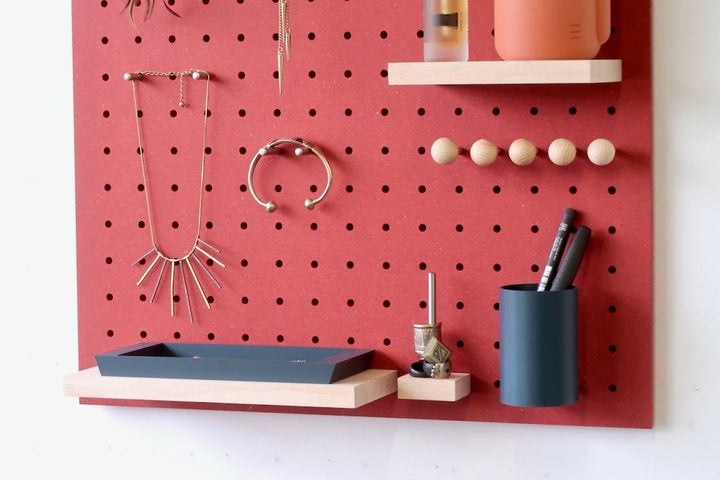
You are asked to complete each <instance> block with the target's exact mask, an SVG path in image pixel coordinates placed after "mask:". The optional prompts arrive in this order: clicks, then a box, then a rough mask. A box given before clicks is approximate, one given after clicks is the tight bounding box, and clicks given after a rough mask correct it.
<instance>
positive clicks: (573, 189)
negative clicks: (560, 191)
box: [568, 185, 578, 195]
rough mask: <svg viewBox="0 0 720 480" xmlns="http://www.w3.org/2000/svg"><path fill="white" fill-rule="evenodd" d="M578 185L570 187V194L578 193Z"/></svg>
mask: <svg viewBox="0 0 720 480" xmlns="http://www.w3.org/2000/svg"><path fill="white" fill-rule="evenodd" d="M577 191H578V190H577V187H576V186H575V185H572V186H571V187H570V188H568V192H570V195H575V194H576V193H577Z"/></svg>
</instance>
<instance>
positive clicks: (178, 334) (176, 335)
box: [173, 332, 182, 340]
mask: <svg viewBox="0 0 720 480" xmlns="http://www.w3.org/2000/svg"><path fill="white" fill-rule="evenodd" d="M181 336H182V335H180V332H175V333H173V338H174V339H175V340H179V339H180V337H181Z"/></svg>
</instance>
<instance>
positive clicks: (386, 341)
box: [383, 338, 392, 347]
mask: <svg viewBox="0 0 720 480" xmlns="http://www.w3.org/2000/svg"><path fill="white" fill-rule="evenodd" d="M391 343H392V340H390V339H389V338H385V339H383V345H385V346H386V347H389V346H390V344H391Z"/></svg>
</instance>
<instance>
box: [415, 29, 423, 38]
mask: <svg viewBox="0 0 720 480" xmlns="http://www.w3.org/2000/svg"><path fill="white" fill-rule="evenodd" d="M415 35H417V37H418V38H424V37H425V32H424V31H422V30H418V31H417V32H416V33H415Z"/></svg>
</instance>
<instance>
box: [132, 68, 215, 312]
mask: <svg viewBox="0 0 720 480" xmlns="http://www.w3.org/2000/svg"><path fill="white" fill-rule="evenodd" d="M188 75H189V76H191V77H192V78H193V79H195V80H200V79H205V80H206V86H205V109H204V111H203V142H202V157H201V162H200V195H199V199H198V215H197V230H196V231H195V241H194V242H193V246H192V247H191V248H190V249H189V250H188V252H187V253H186V254H185V255H182V256H179V257H173V256H170V255H167V254H165V253H164V252H163V251H162V250H161V249H160V247H159V245H158V241H157V234H156V232H155V222H154V220H153V214H152V212H153V209H152V205H151V203H150V183H149V178H148V174H147V162H146V161H145V148H144V145H143V139H142V129H141V127H140V117H141V115H140V114H139V112H140V110H139V107H138V99H137V85H136V81H137V80H141V79H142V78H144V77H151V76H155V77H170V78H178V80H179V83H180V101H179V105H180V107H184V106H185V98H184V89H183V79H184V77H185V76H188ZM124 78H125V80H127V81H130V82H131V83H132V92H133V104H134V106H135V122H136V126H137V135H138V155H139V156H140V165H141V168H142V175H143V182H144V185H145V189H144V191H145V205H146V207H147V215H148V226H149V229H150V240H151V242H152V248H151V249H150V250H149V251H148V252H147V253H145V254H144V255H143V256H142V257H140V258H138V259H137V260H136V261H135V262H133V265H139V264H143V263H145V262H146V260H147V259H148V257H150V256H151V255H153V254H155V258H153V260H152V261H151V263H150V266H149V267H148V268H147V269H146V270H145V272H144V273H143V275H142V276H141V277H140V280H138V282H137V286H140V285H142V283H143V282H144V281H145V280H146V279H147V277H148V276H149V275H150V273H151V272H152V271H153V270H155V268H156V267H157V266H158V265H160V273H159V275H158V277H157V280H156V281H155V287H154V288H153V292H152V295H151V296H150V302H151V303H152V302H154V301H155V296H156V295H157V292H158V289H159V288H160V283H161V282H162V279H163V278H164V276H165V270H166V268H167V267H168V265H169V266H170V315H171V316H175V270H176V269H177V270H179V272H180V278H181V279H182V287H183V292H184V294H185V299H186V303H187V308H188V316H189V317H190V323H194V317H193V311H192V306H191V302H190V295H189V288H188V281H187V278H186V274H185V270H186V269H187V270H188V271H189V272H190V275H191V276H192V278H193V280H194V283H195V286H196V287H197V289H198V291H199V292H200V295H201V296H202V298H203V300H204V301H205V305H206V306H207V308H208V309H210V302H209V301H208V298H207V296H206V295H205V291H204V290H203V287H202V284H201V283H200V278H199V277H198V273H197V272H196V270H195V268H194V267H193V263H192V262H191V259H192V260H193V261H194V262H195V263H196V264H197V265H198V266H199V267H200V270H201V271H202V272H203V273H204V274H205V275H207V277H208V278H209V279H210V280H211V281H212V282H213V283H214V284H215V286H217V287H218V288H221V285H220V282H218V281H217V279H216V278H215V277H214V276H213V274H212V273H210V270H209V269H208V268H207V267H206V266H205V265H204V264H203V262H202V260H200V258H199V257H198V254H200V255H202V256H204V257H205V258H206V259H208V260H211V261H212V262H213V264H218V265H220V266H221V267H223V268H224V267H225V265H224V264H223V263H222V262H220V261H219V260H218V259H217V258H216V257H215V255H214V254H218V253H220V250H219V249H217V248H215V247H213V246H212V245H210V244H209V243H207V242H206V241H204V240H203V239H201V238H200V228H201V225H202V208H203V187H204V185H205V148H206V146H207V118H208V104H209V99H210V74H209V73H208V72H206V71H204V70H183V71H180V72H156V71H142V72H135V73H126V74H125V76H124ZM208 250H211V251H212V252H214V254H211V253H209V252H208ZM161 261H162V262H161Z"/></svg>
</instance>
